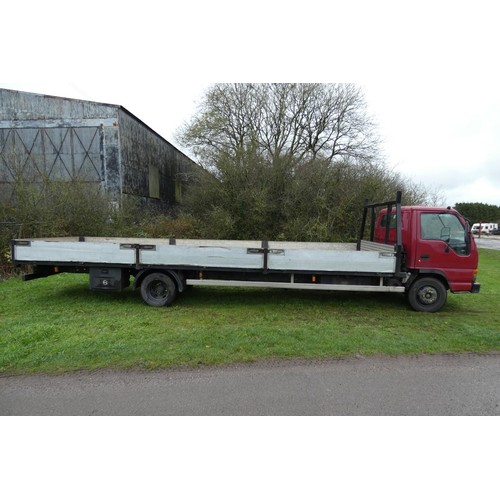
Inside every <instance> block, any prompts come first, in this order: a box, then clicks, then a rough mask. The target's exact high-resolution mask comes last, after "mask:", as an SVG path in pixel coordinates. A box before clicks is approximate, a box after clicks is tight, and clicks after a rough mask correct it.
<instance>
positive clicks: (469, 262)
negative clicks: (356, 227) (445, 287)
mask: <svg viewBox="0 0 500 500" xmlns="http://www.w3.org/2000/svg"><path fill="white" fill-rule="evenodd" d="M395 212H396V211H395V209H393V213H395ZM386 213H387V209H383V210H381V211H380V213H379V214H378V217H377V222H376V226H375V238H374V240H375V241H377V242H379V243H384V242H385V232H386V230H385V227H382V226H381V220H382V217H383V216H384V215H385V214H386ZM422 213H439V214H442V213H450V214H454V215H456V216H457V217H458V218H459V220H460V222H461V224H462V225H463V226H464V228H465V227H466V221H465V220H464V218H463V217H462V216H461V215H460V214H459V213H458V212H457V211H456V210H452V209H443V208H429V207H416V206H415V207H401V236H402V244H403V249H404V252H405V262H406V268H407V270H408V271H409V272H412V271H418V272H420V273H423V274H425V272H426V271H429V272H430V273H435V272H437V273H438V274H442V275H443V276H444V277H445V278H446V280H447V281H448V284H449V286H450V290H451V291H452V292H470V291H471V289H472V285H473V283H474V281H475V273H476V272H477V266H478V251H477V246H476V242H475V241H474V237H473V236H472V234H470V235H469V237H470V241H471V243H470V253H469V255H460V254H458V253H457V252H455V250H453V249H452V248H450V247H449V246H448V244H447V243H446V242H444V241H442V240H429V239H427V240H424V239H422V238H421V232H420V229H421V228H420V214H422ZM389 243H390V244H395V243H396V229H395V228H391V229H390V230H389ZM447 250H448V251H447ZM422 256H428V258H426V259H424V258H422Z"/></svg>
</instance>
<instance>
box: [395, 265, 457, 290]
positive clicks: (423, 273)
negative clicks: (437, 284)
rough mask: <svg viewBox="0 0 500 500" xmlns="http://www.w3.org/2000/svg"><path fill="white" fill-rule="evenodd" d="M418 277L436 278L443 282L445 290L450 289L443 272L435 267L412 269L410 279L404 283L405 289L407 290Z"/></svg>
mask: <svg viewBox="0 0 500 500" xmlns="http://www.w3.org/2000/svg"><path fill="white" fill-rule="evenodd" d="M420 278H437V279H438V280H439V281H441V282H442V283H443V285H444V287H445V288H446V290H450V284H449V282H448V278H447V277H446V274H445V273H443V272H442V271H438V270H435V269H419V270H418V271H414V272H413V273H412V275H411V277H410V279H409V280H408V281H407V282H406V283H405V286H406V291H408V290H409V289H410V287H411V285H412V284H413V283H414V282H415V281H416V280H418V279H420Z"/></svg>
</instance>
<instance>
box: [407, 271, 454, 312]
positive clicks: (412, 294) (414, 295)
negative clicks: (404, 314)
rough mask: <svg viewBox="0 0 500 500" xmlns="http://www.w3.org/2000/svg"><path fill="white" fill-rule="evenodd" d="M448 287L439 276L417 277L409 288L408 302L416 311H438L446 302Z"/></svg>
mask: <svg viewBox="0 0 500 500" xmlns="http://www.w3.org/2000/svg"><path fill="white" fill-rule="evenodd" d="M446 298H447V295H446V287H445V286H444V285H443V283H442V282H441V281H440V280H438V279H437V278H420V279H417V280H416V281H415V282H414V283H412V285H411V286H410V289H409V290H408V302H409V303H410V306H411V307H412V308H413V309H415V311H420V312H431V313H433V312H437V311H439V310H440V309H441V308H442V307H443V306H444V305H445V304H446Z"/></svg>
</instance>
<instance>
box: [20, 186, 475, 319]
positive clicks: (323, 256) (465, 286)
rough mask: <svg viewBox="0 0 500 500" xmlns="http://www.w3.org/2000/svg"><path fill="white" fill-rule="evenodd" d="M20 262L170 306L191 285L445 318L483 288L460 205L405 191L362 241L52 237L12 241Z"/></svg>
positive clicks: (369, 222) (38, 273)
mask: <svg viewBox="0 0 500 500" xmlns="http://www.w3.org/2000/svg"><path fill="white" fill-rule="evenodd" d="M12 260H13V262H14V263H15V264H17V265H21V264H31V265H32V267H33V272H32V273H31V274H28V275H25V276H24V279H26V280H29V279H35V278H42V277H45V276H50V275H51V274H56V273H60V272H79V273H82V272H83V273H89V275H90V288H91V289H92V290H110V291H120V290H122V289H123V288H125V287H127V286H129V285H130V283H131V278H133V286H134V288H139V289H140V291H141V296H142V298H143V299H144V301H145V302H146V303H147V304H149V305H152V306H168V305H170V304H171V303H172V302H173V301H174V300H175V298H176V297H177V295H178V293H180V292H184V291H185V290H186V289H188V287H189V286H230V287H261V288H287V289H299V290H331V291H357V292H391V293H403V294H406V296H407V298H408V301H409V304H410V306H411V307H412V308H413V309H415V310H417V311H424V312H436V311H439V310H440V309H441V308H442V307H443V306H444V305H445V303H446V298H447V291H448V290H450V291H451V292H452V293H462V292H471V293H477V292H479V289H480V285H479V283H476V276H477V267H478V252H477V247H476V244H475V242H474V238H473V236H472V234H471V227H470V224H469V222H468V221H466V220H465V219H464V218H463V217H462V216H461V215H460V214H459V213H458V212H457V211H455V210H453V209H451V208H449V207H448V208H429V207H413V206H401V193H400V192H398V193H397V196H396V199H395V200H393V201H387V202H384V203H376V204H368V203H366V204H365V207H364V211H363V217H362V224H361V231H360V235H359V239H358V242H357V243H303V242H283V241H236V240H183V239H174V238H170V239H148V238H92V237H83V236H80V237H73V238H45V239H19V240H13V242H12Z"/></svg>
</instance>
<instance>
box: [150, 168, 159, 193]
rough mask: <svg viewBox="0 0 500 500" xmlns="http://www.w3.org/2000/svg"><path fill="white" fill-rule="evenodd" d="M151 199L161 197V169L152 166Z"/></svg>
mask: <svg viewBox="0 0 500 500" xmlns="http://www.w3.org/2000/svg"><path fill="white" fill-rule="evenodd" d="M149 197H150V198H159V197H160V169H159V168H158V167H156V166H151V165H150V167H149Z"/></svg>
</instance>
